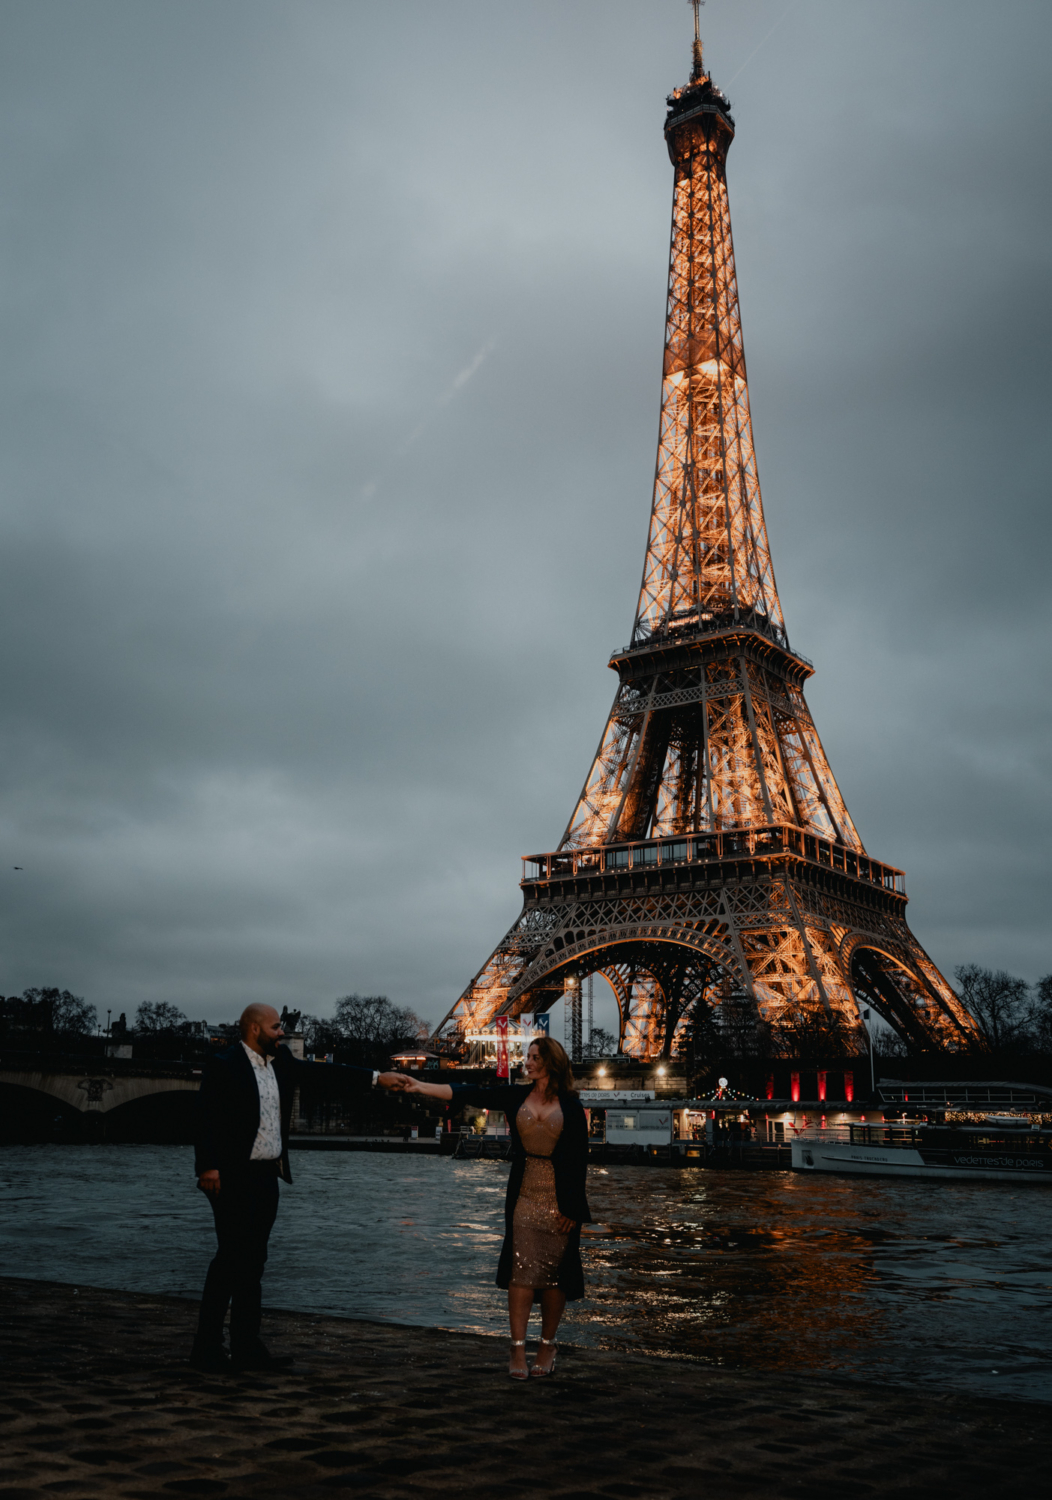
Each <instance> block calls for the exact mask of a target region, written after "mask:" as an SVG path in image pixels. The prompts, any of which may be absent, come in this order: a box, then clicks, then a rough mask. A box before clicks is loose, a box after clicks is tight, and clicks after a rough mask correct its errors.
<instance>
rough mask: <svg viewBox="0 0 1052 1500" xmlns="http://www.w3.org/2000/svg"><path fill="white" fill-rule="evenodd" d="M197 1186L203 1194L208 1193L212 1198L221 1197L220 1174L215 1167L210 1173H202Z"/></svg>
mask: <svg viewBox="0 0 1052 1500" xmlns="http://www.w3.org/2000/svg"><path fill="white" fill-rule="evenodd" d="M197 1186H198V1187H199V1188H200V1189H201V1191H202V1193H207V1194H208V1196H209V1197H210V1198H218V1196H219V1173H218V1171H217V1170H216V1168H215V1167H213V1168H212V1169H211V1171H209V1172H202V1173H201V1175H200V1177H199V1178H198V1179H197Z"/></svg>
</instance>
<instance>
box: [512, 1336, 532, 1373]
mask: <svg viewBox="0 0 1052 1500" xmlns="http://www.w3.org/2000/svg"><path fill="white" fill-rule="evenodd" d="M511 1347H512V1348H513V1349H525V1347H526V1340H525V1339H512V1341H511ZM529 1378H530V1372H529V1370H509V1371H508V1379H509V1380H529Z"/></svg>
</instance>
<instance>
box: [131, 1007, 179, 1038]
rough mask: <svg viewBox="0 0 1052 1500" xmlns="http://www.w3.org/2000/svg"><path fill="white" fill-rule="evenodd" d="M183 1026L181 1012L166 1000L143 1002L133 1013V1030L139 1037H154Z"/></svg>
mask: <svg viewBox="0 0 1052 1500" xmlns="http://www.w3.org/2000/svg"><path fill="white" fill-rule="evenodd" d="M185 1025H186V1017H185V1016H184V1015H183V1013H182V1011H181V1010H180V1009H179V1007H178V1006H177V1005H172V1004H171V1003H170V1002H169V1001H167V1000H144V1001H143V1003H142V1004H141V1005H140V1006H139V1008H138V1010H137V1011H136V1012H135V1030H136V1032H138V1034H139V1035H140V1036H156V1035H157V1034H158V1033H159V1032H165V1031H175V1030H176V1029H177V1028H178V1027H180V1026H185Z"/></svg>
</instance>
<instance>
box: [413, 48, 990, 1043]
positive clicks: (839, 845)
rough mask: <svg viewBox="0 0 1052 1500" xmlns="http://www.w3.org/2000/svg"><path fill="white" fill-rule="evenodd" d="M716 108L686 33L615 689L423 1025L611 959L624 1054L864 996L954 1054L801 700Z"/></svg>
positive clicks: (485, 1009) (469, 1022)
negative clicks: (588, 753)
mask: <svg viewBox="0 0 1052 1500" xmlns="http://www.w3.org/2000/svg"><path fill="white" fill-rule="evenodd" d="M733 137H734V121H733V118H732V116H731V112H730V104H729V102H728V100H727V99H726V97H725V96H724V95H723V94H722V93H721V91H720V90H719V89H718V88H717V87H716V86H715V85H714V84H713V82H712V79H711V77H710V76H709V75H708V74H707V73H706V72H705V69H704V63H703V57H702V50H701V43H700V40H697V39H696V41H695V47H694V67H693V71H692V75H691V81H690V83H689V84H687V85H686V86H685V87H683V88H679V89H675V90H674V91H673V92H672V94H671V95H670V96H669V99H668V114H667V118H666V121H665V139H666V142H667V144H668V151H669V156H670V157H671V160H672V164H673V168H674V172H675V177H674V186H673V201H672V233H671V247H670V254H669V280H668V302H667V310H666V323H665V348H664V364H663V375H662V387H661V413H660V421H659V430H658V451H657V463H656V468H655V477H654V490H653V498H652V503H651V514H650V530H649V536H648V542H647V550H646V557H645V560H644V565H643V578H642V583H641V586H640V593H639V600H638V604H637V607H636V615H635V623H634V627H633V631H632V637H631V640H630V642H629V644H628V645H627V646H625V647H624V649H623V650H619V651H615V652H614V654H613V655H612V656H611V658H610V663H609V665H610V666H611V668H613V670H614V671H615V672H616V673H617V677H618V686H617V690H616V692H615V694H614V701H613V705H612V707H611V710H610V715H609V718H608V720H607V723H606V726H605V728H604V730H603V734H602V737H601V739H600V742H599V748H598V750H597V751H596V754H595V757H594V759H593V761H592V764H591V767H590V769H589V772H588V775H587V777H586V778H585V782H584V786H583V788H582V790H581V794H580V796H579V798H578V800H577V804H576V806H575V808H574V810H573V813H572V814H571V816H570V819H569V822H568V823H567V825H566V828H565V831H564V833H563V836H562V839H561V840H560V842H559V845H558V847H557V848H556V849H555V850H554V851H552V852H550V853H545V854H538V855H533V856H530V857H527V858H526V859H525V860H524V861H523V878H522V882H521V886H522V891H523V909H522V912H521V914H520V916H519V918H518V920H517V921H516V922H515V923H514V925H513V926H512V928H511V929H510V931H509V932H508V933H506V934H505V936H504V937H503V938H502V940H501V941H500V943H499V944H498V945H497V947H496V948H495V949H494V951H493V952H492V953H491V954H490V956H489V958H488V959H487V961H486V963H485V964H484V965H483V966H482V968H481V969H480V970H479V972H478V973H477V974H476V975H475V977H474V978H473V979H472V981H471V983H470V984H469V985H468V986H467V988H466V989H465V990H464V992H463V994H462V995H461V996H460V998H459V999H458V1000H457V1002H456V1004H455V1005H454V1006H453V1007H452V1009H451V1010H450V1011H449V1013H448V1015H447V1016H446V1017H445V1018H444V1020H443V1022H442V1023H441V1025H440V1026H439V1028H438V1031H437V1032H436V1036H437V1037H443V1036H445V1037H447V1038H451V1039H452V1038H455V1037H456V1036H457V1035H459V1036H464V1035H465V1034H466V1033H469V1032H472V1031H475V1030H477V1029H478V1028H480V1027H482V1026H485V1025H487V1024H488V1023H490V1022H491V1021H492V1020H493V1018H494V1017H496V1016H498V1015H509V1016H514V1015H517V1014H518V1013H519V1012H521V1011H544V1010H546V1009H548V1008H549V1007H550V1006H551V1005H552V1004H553V1003H554V1002H555V1001H556V1000H557V999H559V998H560V997H561V996H562V994H563V992H564V988H565V985H566V981H567V980H568V979H571V978H578V979H579V978H582V977H584V976H585V975H587V974H592V973H599V974H602V975H603V976H604V977H605V978H606V979H607V980H608V981H609V982H610V984H611V986H612V988H613V991H614V994H615V996H616V997H617V1001H618V1006H619V1008H620V1011H621V1045H622V1048H623V1050H625V1051H626V1052H628V1053H629V1054H631V1055H634V1056H637V1057H640V1058H648V1057H655V1056H658V1055H661V1054H665V1055H667V1054H668V1053H669V1052H670V1051H671V1050H673V1049H674V1048H675V1046H676V1043H677V1039H678V1037H679V1036H680V1035H681V1032H682V1029H683V1027H684V1026H685V1025H686V1024H687V1021H688V1018H689V1017H694V1018H695V1019H696V1018H697V1017H698V1016H699V1014H705V1015H709V1016H710V1017H712V1018H713V1019H714V1020H716V1022H717V1024H718V1023H719V1022H720V1019H721V1017H725V1016H727V1015H729V1014H730V1013H731V1010H732V1009H733V1012H734V1014H735V1015H736V1016H739V1017H741V1016H745V1017H746V1019H748V1018H749V1017H750V1016H751V1018H752V1023H753V1024H755V1026H757V1027H762V1026H772V1027H775V1026H785V1025H791V1024H794V1023H796V1022H800V1023H807V1022H809V1021H810V1022H813V1023H814V1024H817V1025H822V1024H826V1025H827V1026H832V1027H834V1028H835V1029H836V1030H837V1031H838V1032H839V1034H840V1035H841V1037H842V1038H843V1039H844V1040H845V1042H846V1044H847V1045H848V1046H849V1047H853V1046H858V1047H859V1048H860V1049H861V1048H863V1047H864V1046H865V1037H864V1033H863V1031H862V1022H861V1019H860V1008H861V1006H863V1005H866V1006H870V1007H872V1008H873V1009H875V1010H876V1011H877V1013H878V1014H879V1015H881V1016H882V1017H883V1018H884V1019H885V1020H886V1021H887V1022H888V1023H889V1024H890V1025H891V1026H892V1027H894V1028H895V1030H897V1031H898V1032H899V1033H900V1034H902V1035H904V1036H906V1037H908V1038H910V1039H911V1040H913V1041H915V1042H918V1043H922V1044H926V1045H939V1046H946V1047H953V1046H957V1045H960V1044H961V1043H963V1042H965V1041H966V1040H968V1039H970V1038H971V1037H972V1036H973V1035H974V1029H975V1028H974V1022H973V1021H972V1019H971V1017H970V1016H969V1015H968V1014H967V1012H966V1011H965V1010H964V1009H963V1007H962V1006H961V1004H960V1002H959V1001H958V999H957V997H956V995H955V994H954V992H953V990H952V989H951V988H950V986H949V985H948V984H947V982H946V980H945V979H944V978H943V976H942V975H941V974H940V973H939V971H938V969H937V968H936V966H935V964H934V963H933V962H932V961H931V959H930V958H929V957H928V955H927V954H926V953H925V952H924V950H923V948H922V947H921V946H920V944H919V943H918V942H917V939H916V938H915V937H914V935H913V933H912V932H911V931H910V929H909V927H908V925H907V923H906V916H905V909H906V899H907V898H906V893H905V883H904V878H903V875H902V872H901V871H900V870H897V869H895V868H893V867H892V866H890V865H886V864H883V863H881V862H879V861H878V860H875V859H873V858H872V857H871V856H870V855H869V854H868V853H867V851H866V849H865V848H864V846H863V844H862V840H861V838H860V837H859V834H858V831H857V830H856V828H855V825H854V823H853V822H852V820H851V816H850V814H849V813H848V810H847V807H846V806H845V803H844V799H843V797H842V796H841V794H840V790H839V788H838V786H837V783H836V780H835V778H834V776H833V773H832V770H831V769H830V766H829V762H828V760H827V759H826V755H825V752H824V750H823V748H822V743H821V740H820V739H819V736H818V732H817V730H816V728H815V725H814V722H813V720H812V718H811V714H810V711H809V710H808V707H807V702H806V699H805V697H804V684H805V682H806V681H807V679H808V678H809V677H810V676H811V675H812V673H813V667H812V664H811V663H810V662H809V661H808V660H807V658H806V657H804V656H802V655H801V654H800V653H799V652H798V651H795V650H793V649H792V647H791V646H790V644H789V638H788V636H787V633H786V628H785V622H784V619H783V617H782V610H781V605H780V603H779V600H778V592H777V588H776V586H775V578H774V569H773V566H772V563H771V556H770V549H769V547H768V541H767V530H766V525H765V522H764V514H763V504H762V500H761V496H760V484H759V477H758V474H757V466H756V455H755V452H754V448H753V439H752V420H751V415H750V408H749V390H748V383H747V379H746V370H745V354H744V348H743V344H742V330H741V318H740V314H739V308H738V291H737V280H736V276H735V269H734V247H733V241H732V237H731V220H730V207H729V201H728V196H727V180H726V162H727V151H728V147H729V146H730V143H731V141H732V139H733Z"/></svg>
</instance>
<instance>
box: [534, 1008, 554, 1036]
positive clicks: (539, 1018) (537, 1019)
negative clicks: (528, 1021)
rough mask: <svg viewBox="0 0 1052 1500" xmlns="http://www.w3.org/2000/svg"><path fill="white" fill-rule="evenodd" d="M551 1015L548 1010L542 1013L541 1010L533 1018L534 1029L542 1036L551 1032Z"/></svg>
mask: <svg viewBox="0 0 1052 1500" xmlns="http://www.w3.org/2000/svg"><path fill="white" fill-rule="evenodd" d="M551 1019H552V1018H551V1016H550V1015H549V1014H548V1012H547V1011H545V1012H544V1014H543V1015H541V1014H540V1013H539V1012H538V1014H537V1015H535V1016H534V1018H533V1029H534V1031H535V1032H537V1033H538V1034H539V1035H541V1036H548V1035H549V1034H550V1032H551V1024H550V1023H551Z"/></svg>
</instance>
